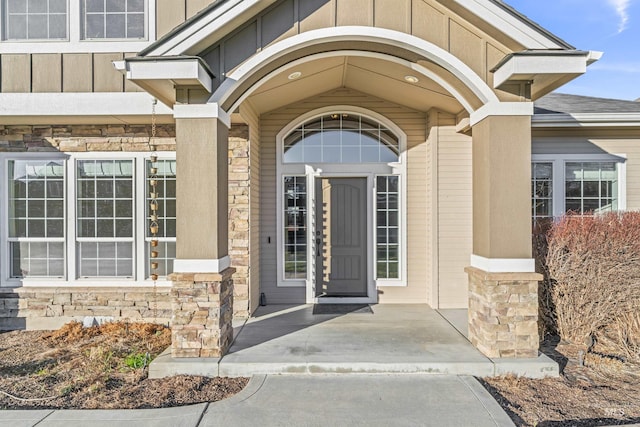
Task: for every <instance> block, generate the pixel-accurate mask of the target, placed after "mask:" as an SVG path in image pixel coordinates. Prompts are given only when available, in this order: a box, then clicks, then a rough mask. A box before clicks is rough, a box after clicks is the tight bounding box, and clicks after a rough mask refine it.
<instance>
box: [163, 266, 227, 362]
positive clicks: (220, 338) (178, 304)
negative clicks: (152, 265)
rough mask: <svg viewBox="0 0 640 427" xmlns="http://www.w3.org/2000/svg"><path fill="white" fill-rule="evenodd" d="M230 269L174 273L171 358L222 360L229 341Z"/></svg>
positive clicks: (172, 279)
mask: <svg viewBox="0 0 640 427" xmlns="http://www.w3.org/2000/svg"><path fill="white" fill-rule="evenodd" d="M235 271H236V270H235V269H234V268H227V269H225V270H224V271H222V272H220V273H174V274H171V275H170V276H169V279H170V280H171V281H172V282H173V286H172V288H171V300H172V309H173V316H172V317H171V356H172V357H222V356H223V355H224V354H225V353H226V352H227V350H229V346H230V345H231V341H232V340H233V325H232V319H233V279H232V278H231V276H232V275H233V273H235Z"/></svg>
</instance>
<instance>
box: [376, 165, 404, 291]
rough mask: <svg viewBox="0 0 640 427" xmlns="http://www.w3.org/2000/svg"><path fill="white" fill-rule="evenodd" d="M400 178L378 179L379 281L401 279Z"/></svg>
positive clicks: (377, 265) (377, 251)
mask: <svg viewBox="0 0 640 427" xmlns="http://www.w3.org/2000/svg"><path fill="white" fill-rule="evenodd" d="M399 197H400V193H399V177H398V176H378V177H376V236H377V241H376V273H377V278H378V279H399V278H400V241H399V236H400V217H399V216H400V215H399V212H400V208H399V202H400V200H399Z"/></svg>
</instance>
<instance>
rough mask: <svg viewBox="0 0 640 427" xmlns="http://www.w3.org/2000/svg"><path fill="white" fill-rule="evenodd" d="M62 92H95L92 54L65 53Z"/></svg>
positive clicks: (63, 56)
mask: <svg viewBox="0 0 640 427" xmlns="http://www.w3.org/2000/svg"><path fill="white" fill-rule="evenodd" d="M62 69H63V70H65V72H64V73H63V74H62V91H63V92H92V91H93V57H92V55H91V54H90V53H65V54H63V55H62Z"/></svg>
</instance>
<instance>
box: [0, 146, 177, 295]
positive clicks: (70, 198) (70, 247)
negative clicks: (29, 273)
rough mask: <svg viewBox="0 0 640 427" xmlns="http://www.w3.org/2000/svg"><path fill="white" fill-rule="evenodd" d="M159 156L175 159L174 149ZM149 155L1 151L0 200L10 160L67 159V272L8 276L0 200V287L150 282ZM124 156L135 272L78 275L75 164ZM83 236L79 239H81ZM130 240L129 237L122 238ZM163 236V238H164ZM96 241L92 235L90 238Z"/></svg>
mask: <svg viewBox="0 0 640 427" xmlns="http://www.w3.org/2000/svg"><path fill="white" fill-rule="evenodd" d="M157 155H158V158H159V159H167V160H175V158H176V153H175V152H173V151H160V152H157ZM150 156H151V153H150V152H122V151H120V152H108V151H100V152H98V151H95V152H86V153H85V152H83V153H75V152H74V153H61V152H38V153H28V152H17V153H12V152H8V153H0V164H1V165H2V168H0V169H1V170H2V171H3V173H2V176H1V177H0V200H3V201H6V200H8V194H9V193H8V186H7V177H6V171H7V170H8V167H7V166H8V162H9V161H10V160H49V159H51V160H56V159H64V160H66V166H65V167H66V169H65V180H66V181H65V221H66V227H67V229H66V232H65V251H66V253H65V255H66V258H67V259H66V267H65V273H66V276H65V277H64V278H63V279H56V278H48V277H44V278H43V277H30V278H25V279H11V278H9V265H10V264H9V263H10V260H9V250H8V248H9V245H8V235H9V230H8V209H9V207H8V203H4V202H3V203H2V204H1V206H2V208H0V272H1V275H0V288H9V287H20V286H24V287H60V286H70V287H73V286H83V287H92V286H99V287H123V286H125V287H132V286H133V287H145V286H147V287H148V286H152V283H153V282H152V280H151V279H149V278H147V277H146V276H147V274H146V273H147V266H146V252H145V251H146V243H147V239H146V220H145V212H146V202H147V198H146V196H147V194H146V190H147V185H146V182H145V177H146V172H145V171H146V169H145V161H146V160H147V159H148V158H149V157H150ZM106 159H114V160H125V159H131V160H133V162H134V165H133V167H134V173H135V175H134V197H135V200H134V236H133V244H134V250H133V257H134V261H133V262H134V270H133V271H134V276H133V278H126V279H125V278H118V277H105V278H97V277H96V278H86V279H85V278H78V269H77V262H78V261H77V250H76V241H77V240H78V238H77V237H76V181H75V178H76V167H77V161H78V160H106ZM81 240H82V239H81ZM116 240H118V239H117V238H113V239H110V238H107V239H105V241H116ZM125 240H127V241H130V239H125ZM163 240H166V239H163ZM92 241H95V239H92ZM157 286H158V287H170V286H171V281H169V280H166V279H164V278H161V279H160V280H158V281H157Z"/></svg>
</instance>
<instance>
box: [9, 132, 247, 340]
mask: <svg viewBox="0 0 640 427" xmlns="http://www.w3.org/2000/svg"><path fill="white" fill-rule="evenodd" d="M150 134H151V126H148V125H52V126H39V125H38V126H23V125H18V126H8V125H0V153H2V152H5V153H6V152H16V153H19V152H47V151H50V152H117V151H124V152H147V151H150V148H149V136H150ZM248 135H249V132H248V127H247V126H246V125H233V126H232V128H231V130H230V133H229V255H230V257H231V260H232V261H231V262H232V266H233V267H235V268H236V270H237V272H236V273H235V275H234V276H233V280H234V283H235V284H236V286H235V288H234V294H235V296H234V298H235V301H234V307H235V312H234V314H235V316H237V317H247V316H248V314H249V312H248V311H249V304H248V298H249V296H248V295H249V137H248ZM156 136H157V138H156V140H155V143H156V149H157V150H158V151H175V149H176V139H175V126H174V125H164V124H163V125H158V127H157V132H156ZM0 179H5V177H0ZM178 179H179V178H178ZM151 295H152V293H150V290H149V288H141V287H140V288H139V287H132V288H129V289H121V288H113V287H111V288H108V287H91V288H86V287H82V286H81V285H79V286H78V287H75V286H73V287H49V288H47V287H42V288H40V287H38V288H35V287H33V288H18V289H15V290H13V289H4V290H3V289H0V330H1V329H14V328H16V327H25V326H24V324H25V323H26V325H27V326H26V327H30V328H32V329H41V328H49V327H57V326H56V325H58V324H63V323H65V321H69V320H72V319H76V320H80V319H82V318H84V317H85V316H107V317H113V318H115V319H131V320H142V319H144V320H151V321H152V320H154V315H153V310H152V309H151V308H150V307H149V304H148V303H149V301H152V300H153V299H152V298H151ZM158 298H159V299H158V312H159V314H158V317H157V320H158V321H159V322H162V323H166V322H167V321H168V319H169V318H170V313H169V312H168V311H167V310H170V309H171V307H170V295H169V289H168V288H164V289H163V288H159V291H158ZM25 319H26V320H25ZM61 322H62V323H61ZM29 325H31V326H29ZM48 325H49V326H48Z"/></svg>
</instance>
